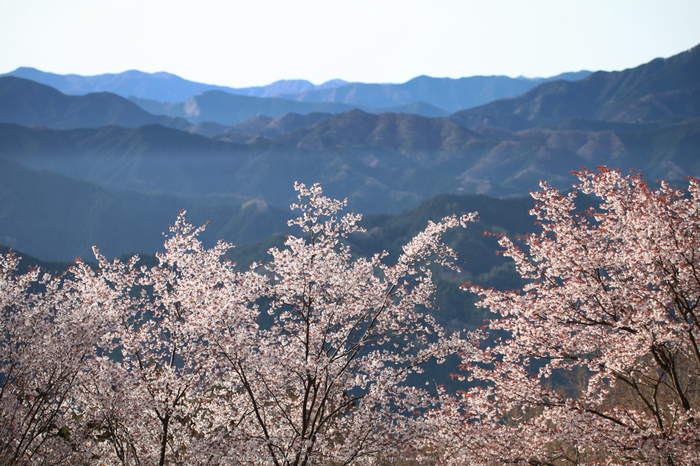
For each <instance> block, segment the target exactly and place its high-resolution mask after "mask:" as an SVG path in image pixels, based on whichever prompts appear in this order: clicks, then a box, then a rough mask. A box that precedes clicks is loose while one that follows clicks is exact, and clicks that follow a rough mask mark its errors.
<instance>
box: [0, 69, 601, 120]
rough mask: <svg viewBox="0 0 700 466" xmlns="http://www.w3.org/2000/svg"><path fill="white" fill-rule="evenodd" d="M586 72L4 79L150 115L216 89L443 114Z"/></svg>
mask: <svg viewBox="0 0 700 466" xmlns="http://www.w3.org/2000/svg"><path fill="white" fill-rule="evenodd" d="M588 74H590V72H589V71H579V72H575V73H562V74H560V75H557V76H552V77H550V78H532V79H529V78H509V77H507V76H474V77H469V78H460V79H450V78H432V77H428V76H419V77H417V78H414V79H412V80H410V81H408V82H406V83H402V84H367V83H348V82H345V81H343V80H341V79H334V80H331V81H328V82H325V83H323V84H320V85H314V84H312V83H311V82H309V81H306V80H298V79H296V80H281V81H276V82H274V83H272V84H269V85H267V86H254V87H244V88H232V87H226V86H217V85H211V84H203V83H197V82H193V81H188V80H185V79H182V78H180V77H179V76H176V75H173V74H170V73H164V72H160V73H144V72H141V71H136V70H130V71H125V72H123V73H118V74H102V75H97V76H80V75H75V74H71V75H58V74H54V73H46V72H43V71H39V70H37V69H34V68H27V67H21V68H17V69H16V70H14V71H12V72H10V73H7V74H6V75H5V76H15V77H18V78H25V79H30V80H32V81H36V82H38V83H42V84H46V85H48V86H51V87H54V88H56V89H58V90H59V91H61V92H63V93H65V94H87V93H92V92H112V93H114V94H117V95H121V96H122V97H135V98H136V99H142V100H135V101H136V102H138V103H139V104H143V105H144V108H145V109H147V110H148V111H150V112H152V113H159V112H154V111H153V108H152V107H151V108H150V109H149V107H148V105H151V106H152V105H154V104H153V103H151V104H149V103H148V102H146V101H148V100H156V101H159V102H161V103H165V102H184V101H185V100H187V99H189V98H190V97H193V96H195V95H197V94H201V93H203V92H207V91H214V90H216V91H223V92H227V93H229V94H236V95H242V96H249V97H280V98H284V99H287V100H293V101H298V102H310V103H343V104H346V105H348V106H349V107H351V108H360V109H363V110H366V111H377V112H378V111H385V112H396V113H416V114H419V115H424V116H445V115H447V114H449V113H451V112H454V111H457V110H462V109H465V108H470V107H474V106H476V105H481V104H484V103H487V102H490V101H492V100H495V99H500V98H503V97H510V96H515V95H518V94H521V93H523V92H525V91H527V90H528V89H530V88H532V87H534V86H536V85H537V84H539V83H542V82H547V81H555V80H560V79H563V80H569V81H575V80H579V79H582V78H584V77H585V76H587V75H588ZM346 109H347V108H346ZM373 109H374V110H373ZM289 111H297V112H298V110H289ZM162 113H164V114H169V113H167V112H162ZM298 113H299V112H298ZM179 116H182V115H179ZM269 116H276V115H269ZM214 121H216V120H214ZM219 123H221V122H219Z"/></svg>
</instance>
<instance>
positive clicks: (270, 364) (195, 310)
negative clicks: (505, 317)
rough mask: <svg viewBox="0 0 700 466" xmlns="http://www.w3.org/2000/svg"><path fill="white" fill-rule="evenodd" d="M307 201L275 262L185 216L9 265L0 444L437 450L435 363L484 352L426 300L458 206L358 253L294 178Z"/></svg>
mask: <svg viewBox="0 0 700 466" xmlns="http://www.w3.org/2000/svg"><path fill="white" fill-rule="evenodd" d="M296 189H297V190H298V191H299V202H298V203H296V204H295V205H293V206H292V208H293V209H298V210H300V211H301V216H300V217H299V218H297V219H296V220H294V221H292V222H291V224H296V225H298V226H300V227H301V229H302V235H301V236H300V237H294V236H289V237H288V238H287V241H286V243H285V248H284V249H272V250H270V251H269V252H270V254H271V258H272V260H271V261H270V262H269V263H267V264H264V265H263V264H262V263H256V264H253V265H251V267H250V268H249V269H248V270H246V271H239V270H238V269H237V268H236V267H235V266H234V264H232V263H230V262H229V261H227V260H226V259H225V257H224V254H225V253H226V252H227V250H228V249H230V248H231V247H232V246H233V245H232V244H229V243H226V242H223V241H221V242H219V243H218V244H217V245H216V246H215V247H213V248H211V249H205V248H204V247H203V245H202V243H201V242H200V241H199V240H198V235H199V234H200V233H201V232H202V231H203V229H204V228H205V227H204V226H203V227H200V228H195V227H194V226H193V225H191V224H189V223H187V222H186V221H185V218H184V212H182V213H181V214H180V216H179V217H178V219H177V221H176V222H175V225H174V226H172V227H171V228H170V233H169V235H168V238H167V240H166V242H165V252H164V253H163V254H159V255H158V265H156V266H155V267H153V268H151V269H148V268H146V267H140V268H139V267H137V266H136V264H137V261H138V258H137V257H134V258H132V259H131V260H130V261H128V262H126V263H124V262H120V261H119V260H115V261H113V262H109V261H107V260H106V259H105V258H104V257H102V256H101V255H100V254H99V253H98V252H97V250H96V249H95V257H96V258H97V260H98V265H97V267H96V268H95V270H93V268H91V267H89V266H88V265H86V264H84V263H82V262H80V261H78V262H77V264H76V265H75V266H74V267H73V268H72V269H71V270H70V271H69V272H68V273H67V274H65V275H63V276H60V277H48V276H40V272H39V271H38V270H35V271H32V272H30V273H29V274H26V275H16V274H15V270H16V265H17V260H18V259H17V258H16V257H14V256H11V255H10V256H3V257H2V262H1V263H0V280H1V281H0V285H1V286H2V289H1V291H2V292H1V293H0V300H1V301H0V304H1V305H2V307H1V309H2V311H3V321H2V325H3V327H2V330H3V340H2V345H3V346H2V354H1V355H0V356H1V361H2V367H0V383H1V386H0V388H1V389H2V392H0V403H1V404H0V428H1V429H2V432H1V433H2V435H1V438H2V439H3V440H0V448H1V449H2V450H1V451H0V455H2V456H1V457H0V458H2V460H3V463H8V464H12V463H18V464H51V463H55V464H59V463H69V464H122V465H127V464H128V465H132V464H134V465H135V464H160V465H163V464H277V465H292V464H293V465H304V464H330V463H333V464H350V463H353V464H362V463H373V462H376V461H377V459H378V458H380V457H381V458H390V457H392V456H396V455H399V454H401V455H403V454H405V453H406V452H407V451H409V450H410V447H411V445H415V446H416V450H415V451H414V452H413V453H414V455H415V456H416V457H420V455H425V454H432V451H429V450H423V451H421V450H420V447H425V448H430V447H431V445H430V444H428V443H426V442H425V441H424V440H425V438H427V436H430V435H434V434H435V431H436V428H435V427H434V426H432V425H430V424H429V423H425V422H423V420H422V414H424V413H426V412H429V411H430V410H432V409H435V408H436V407H437V404H436V403H439V402H440V398H439V397H438V396H435V395H436V393H435V388H433V387H432V386H430V387H427V388H425V387H417V386H415V385H416V384H415V383H408V382H409V381H410V377H412V376H415V375H416V374H420V373H421V372H422V371H423V366H424V365H425V364H426V363H428V362H431V361H437V362H442V361H444V359H445V358H446V357H447V356H448V355H451V354H458V353H459V354H463V355H468V354H471V353H472V352H473V351H474V340H475V339H478V338H479V337H480V334H479V333H478V332H475V333H472V334H466V335H465V334H460V333H455V334H451V335H448V334H446V333H445V331H444V330H443V329H442V328H441V327H440V326H439V325H438V324H437V323H436V322H435V321H434V320H433V319H432V317H431V316H430V315H429V314H427V313H425V310H426V309H428V308H429V307H430V306H431V305H432V300H433V294H434V291H435V289H434V288H435V287H434V285H433V283H432V269H431V267H434V266H440V265H442V266H446V267H452V268H456V266H455V258H456V255H455V253H454V251H453V250H452V249H451V248H450V247H449V246H447V245H445V244H444V243H443V242H442V241H441V235H442V234H443V233H444V232H445V231H446V230H447V229H450V228H456V227H465V226H466V224H467V222H470V221H472V220H474V215H469V216H464V217H462V218H456V217H448V218H445V219H443V220H442V221H440V222H438V223H432V222H431V223H429V224H428V226H427V228H426V229H425V230H424V231H423V232H421V233H420V234H419V235H417V236H416V237H415V238H414V239H413V240H412V241H411V242H409V244H407V245H406V246H405V247H404V251H403V254H402V255H401V256H400V257H399V259H398V261H397V263H396V264H394V265H391V266H390V265H386V264H385V263H384V259H385V257H386V255H387V253H386V252H383V253H379V254H376V255H374V256H373V257H372V258H354V257H353V256H352V255H351V252H350V249H349V248H348V247H347V246H346V245H344V243H343V241H342V240H343V238H344V237H345V236H346V235H348V234H351V233H354V232H358V231H361V229H360V228H359V227H358V226H357V222H358V220H359V219H360V216H359V215H357V214H354V213H348V214H345V215H342V216H340V215H339V212H340V210H341V209H342V208H343V207H344V206H345V205H346V201H336V200H332V199H329V198H327V197H325V196H323V194H322V191H321V188H320V186H319V185H315V186H313V187H311V188H308V189H307V188H306V187H305V186H304V185H302V184H298V185H296Z"/></svg>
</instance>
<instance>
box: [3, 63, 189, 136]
mask: <svg viewBox="0 0 700 466" xmlns="http://www.w3.org/2000/svg"><path fill="white" fill-rule="evenodd" d="M0 122H4V123H17V124H21V125H42V126H48V127H51V128H58V129H68V128H97V127H100V126H107V125H119V126H124V127H127V128H136V127H138V126H142V125H148V124H156V123H157V124H161V125H164V126H170V127H175V128H186V127H187V126H189V123H188V122H187V121H186V120H185V119H182V118H172V117H169V116H165V115H153V114H151V113H148V112H146V111H145V110H143V109H142V108H140V107H139V106H138V105H136V104H134V103H133V102H130V101H128V100H127V99H125V98H123V97H120V96H118V95H116V94H111V93H109V92H98V93H94V94H87V95H81V96H69V95H65V94H63V93H61V92H59V91H57V90H56V89H54V88H52V87H49V86H45V85H43V84H39V83H36V82H34V81H30V80H28V79H21V78H15V77H12V76H6V77H2V78H0Z"/></svg>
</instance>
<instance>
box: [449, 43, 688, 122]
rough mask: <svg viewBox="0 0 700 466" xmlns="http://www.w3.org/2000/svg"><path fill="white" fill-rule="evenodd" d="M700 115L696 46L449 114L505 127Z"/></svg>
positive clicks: (542, 85) (461, 118)
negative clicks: (676, 53) (667, 55)
mask: <svg viewBox="0 0 700 466" xmlns="http://www.w3.org/2000/svg"><path fill="white" fill-rule="evenodd" d="M697 117H700V45H699V46H696V47H694V48H692V49H691V50H688V51H686V52H683V53H680V54H678V55H675V56H673V57H670V58H666V59H664V58H657V59H656V60H653V61H651V62H649V63H645V64H643V65H640V66H638V67H636V68H632V69H627V70H624V71H616V72H605V71H598V72H596V73H593V74H591V75H589V76H587V77H586V78H584V79H582V80H580V81H575V82H569V81H555V82H548V83H543V84H539V85H538V86H536V87H534V88H532V89H530V90H529V91H527V92H526V93H524V94H522V95H520V96H517V97H513V98H509V99H501V100H497V101H494V102H491V103H488V104H486V105H482V106H480V107H475V108H471V109H468V110H462V111H460V112H457V113H454V114H453V115H451V116H450V117H449V118H450V121H452V122H454V123H456V124H458V125H461V126H464V127H468V128H477V127H480V126H497V127H500V128H504V129H508V130H516V131H517V130H521V129H525V128H532V127H545V126H555V125H560V124H562V123H563V122H565V121H567V120H570V119H587V120H601V121H608V122H617V123H629V124H637V123H649V122H655V121H661V120H668V119H671V120H673V119H676V121H677V119H683V118H697Z"/></svg>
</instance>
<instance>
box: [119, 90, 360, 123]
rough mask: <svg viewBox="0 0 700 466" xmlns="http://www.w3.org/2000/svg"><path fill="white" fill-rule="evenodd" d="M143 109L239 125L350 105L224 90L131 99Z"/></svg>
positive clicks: (334, 110)
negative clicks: (172, 97) (160, 98)
mask: <svg viewBox="0 0 700 466" xmlns="http://www.w3.org/2000/svg"><path fill="white" fill-rule="evenodd" d="M131 100H132V101H133V102H134V103H136V104H138V105H139V106H141V107H142V108H143V109H145V110H147V111H148V112H150V113H153V114H156V115H167V116H170V117H174V118H178V117H180V118H186V119H187V120H188V121H191V122H192V123H200V122H203V121H211V122H215V123H218V124H220V125H235V124H237V123H241V122H243V121H245V120H248V119H250V118H252V117H254V116H256V115H266V116H270V117H276V116H280V115H284V114H285V113H290V112H293V113H299V114H309V113H341V112H347V111H348V110H351V109H352V108H353V107H352V106H350V105H345V104H339V103H334V102H324V103H307V102H295V101H292V100H286V99H280V98H277V97H264V98H263V97H249V96H243V95H235V94H230V93H227V92H223V91H206V92H203V93H201V94H197V95H195V96H194V97H190V98H189V99H187V100H185V101H184V102H176V103H175V102H165V103H163V102H158V101H156V100H144V99H137V98H133V97H132V98H131Z"/></svg>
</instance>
